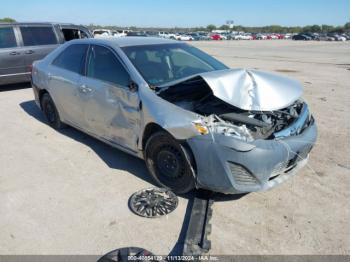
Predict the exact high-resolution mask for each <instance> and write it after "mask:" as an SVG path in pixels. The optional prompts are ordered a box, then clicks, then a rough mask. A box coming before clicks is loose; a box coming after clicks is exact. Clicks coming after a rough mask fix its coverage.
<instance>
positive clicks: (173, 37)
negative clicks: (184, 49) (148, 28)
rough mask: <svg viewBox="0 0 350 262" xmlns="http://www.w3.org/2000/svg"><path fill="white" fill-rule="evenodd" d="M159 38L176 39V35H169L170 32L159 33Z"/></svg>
mask: <svg viewBox="0 0 350 262" xmlns="http://www.w3.org/2000/svg"><path fill="white" fill-rule="evenodd" d="M158 36H159V37H161V38H165V39H174V40H175V39H176V36H177V35H176V34H173V33H169V32H159V33H158Z"/></svg>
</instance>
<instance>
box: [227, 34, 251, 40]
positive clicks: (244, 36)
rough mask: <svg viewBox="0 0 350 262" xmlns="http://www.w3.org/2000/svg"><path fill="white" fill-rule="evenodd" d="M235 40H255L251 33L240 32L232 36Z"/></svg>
mask: <svg viewBox="0 0 350 262" xmlns="http://www.w3.org/2000/svg"><path fill="white" fill-rule="evenodd" d="M232 39H233V40H253V37H252V36H251V35H250V34H238V35H234V36H233V37H232Z"/></svg>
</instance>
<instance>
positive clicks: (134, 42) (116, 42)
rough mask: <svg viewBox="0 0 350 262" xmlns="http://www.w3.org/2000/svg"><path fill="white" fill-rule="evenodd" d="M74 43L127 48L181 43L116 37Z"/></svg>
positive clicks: (155, 38)
mask: <svg viewBox="0 0 350 262" xmlns="http://www.w3.org/2000/svg"><path fill="white" fill-rule="evenodd" d="M70 42H72V43H87V44H94V43H96V44H105V45H110V46H118V47H126V46H139V45H159V44H174V43H179V42H178V41H175V40H169V39H164V38H158V37H137V36H132V37H116V38H87V39H77V40H73V41H70Z"/></svg>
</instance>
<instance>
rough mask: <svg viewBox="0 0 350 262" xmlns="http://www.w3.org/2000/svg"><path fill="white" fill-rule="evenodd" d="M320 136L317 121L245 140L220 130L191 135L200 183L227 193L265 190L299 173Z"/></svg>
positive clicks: (200, 185)
mask: <svg viewBox="0 0 350 262" xmlns="http://www.w3.org/2000/svg"><path fill="white" fill-rule="evenodd" d="M316 139H317V127H316V124H315V122H314V121H313V122H312V123H311V124H310V125H309V126H308V127H307V128H306V129H305V130H303V132H302V133H301V134H299V135H295V136H289V137H285V138H279V139H273V140H261V139H259V140H255V141H253V142H245V141H241V140H238V139H235V138H232V137H228V136H224V135H220V134H208V135H204V136H196V137H193V138H190V139H188V144H189V145H190V147H191V149H192V152H193V154H194V158H195V160H196V168H197V187H199V188H205V189H209V190H212V191H216V192H221V193H225V194H240V193H247V192H254V191H264V190H268V189H270V188H273V187H275V186H276V185H278V184H280V183H282V182H283V181H285V180H286V179H288V178H290V177H291V176H293V175H295V174H296V173H297V172H298V170H299V169H300V168H302V167H303V166H304V165H305V164H306V163H307V160H308V155H309V152H310V151H311V149H312V147H313V145H314V144H315V142H316Z"/></svg>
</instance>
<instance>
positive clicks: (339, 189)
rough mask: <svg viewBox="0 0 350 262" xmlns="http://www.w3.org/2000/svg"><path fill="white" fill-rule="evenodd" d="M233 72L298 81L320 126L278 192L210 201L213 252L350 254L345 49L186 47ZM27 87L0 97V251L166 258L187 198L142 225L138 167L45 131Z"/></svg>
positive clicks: (143, 180) (144, 183)
mask: <svg viewBox="0 0 350 262" xmlns="http://www.w3.org/2000/svg"><path fill="white" fill-rule="evenodd" d="M192 44H193V45H195V46H197V47H199V48H201V49H202V50H204V51H206V52H208V53H209V54H211V55H214V56H215V57H217V58H218V59H219V60H221V61H223V62H224V63H226V64H227V65H229V66H230V67H243V68H257V69H260V70H266V71H275V72H277V73H279V74H283V75H287V76H290V77H293V78H295V79H297V80H299V81H300V82H301V83H303V85H304V87H305V92H304V97H305V99H306V100H307V101H308V103H309V105H310V107H311V110H312V111H313V113H314V116H315V119H316V121H317V124H318V128H319V138H318V143H317V145H316V146H315V148H314V149H313V151H312V153H311V157H310V162H309V165H308V166H307V167H305V168H304V169H303V170H302V171H301V172H300V173H299V174H298V175H297V176H295V177H294V178H292V179H290V180H289V181H287V182H286V183H284V184H282V185H280V186H279V187H277V188H275V189H273V190H271V191H268V192H259V193H251V194H248V195H245V196H243V197H241V198H239V199H236V200H234V198H232V197H231V198H230V197H229V198H225V199H223V200H221V201H217V202H215V204H214V213H213V218H212V220H211V224H212V234H211V236H210V239H211V241H212V250H211V251H210V253H211V254H216V255H218V254H350V223H349V218H350V208H349V207H350V204H349V199H350V193H349V185H350V149H349V142H350V118H349V115H350V90H349V88H350V86H349V82H350V71H349V70H350V42H347V43H338V42H337V43H335V42H334V43H333V42H293V41H224V42H193V43H192ZM24 87H26V86H25V85H18V86H16V88H14V87H3V88H2V89H3V91H2V92H0V129H1V132H0V254H94V255H100V254H104V253H106V252H109V251H111V250H113V249H116V248H119V247H125V246H140V247H144V248H146V249H148V250H151V251H152V252H153V253H155V254H159V255H166V254H169V252H171V250H173V248H174V246H175V244H176V242H177V241H178V240H179V239H180V240H181V235H180V231H181V227H182V225H183V221H184V216H185V213H186V206H187V202H188V200H187V199H186V198H180V201H179V206H178V208H177V209H176V210H175V211H174V212H173V213H172V214H170V215H169V216H167V217H162V218H159V219H145V218H141V217H138V216H136V215H134V214H133V213H131V211H130V210H129V208H128V199H129V197H130V196H131V195H132V193H134V192H135V191H138V190H140V189H143V188H147V187H150V186H153V184H152V181H151V179H150V178H149V176H148V174H147V170H146V168H145V165H144V163H143V162H142V161H141V160H139V159H136V158H134V157H132V156H129V155H127V154H125V153H123V152H120V151H118V150H116V149H113V148H111V147H109V146H107V145H105V144H103V143H102V142H99V141H97V140H95V139H93V138H91V137H89V136H87V135H85V134H83V133H81V132H79V131H76V130H74V129H72V128H69V129H66V130H64V131H62V132H57V131H55V130H53V129H51V128H50V127H49V126H48V125H46V122H45V119H44V117H43V115H42V113H41V112H40V111H39V109H38V108H37V107H36V106H35V104H34V101H33V93H32V90H31V89H30V88H24Z"/></svg>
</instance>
